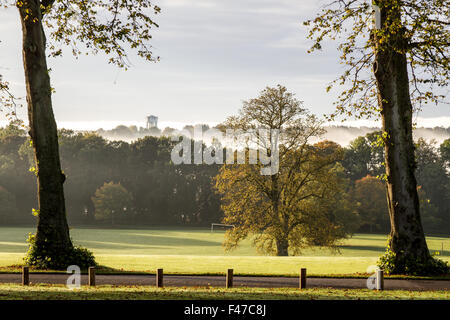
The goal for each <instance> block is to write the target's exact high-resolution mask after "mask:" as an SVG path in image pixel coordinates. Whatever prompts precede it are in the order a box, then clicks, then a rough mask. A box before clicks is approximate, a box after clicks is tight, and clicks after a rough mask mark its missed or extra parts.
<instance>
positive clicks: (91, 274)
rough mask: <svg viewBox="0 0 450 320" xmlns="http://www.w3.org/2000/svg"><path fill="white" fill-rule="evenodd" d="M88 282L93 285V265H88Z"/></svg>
mask: <svg viewBox="0 0 450 320" xmlns="http://www.w3.org/2000/svg"><path fill="white" fill-rule="evenodd" d="M88 277H89V280H88V282H89V283H88V284H89V286H90V287H95V267H89V269H88Z"/></svg>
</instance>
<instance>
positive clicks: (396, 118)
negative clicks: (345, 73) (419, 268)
mask: <svg viewBox="0 0 450 320" xmlns="http://www.w3.org/2000/svg"><path fill="white" fill-rule="evenodd" d="M387 12H388V9H383V10H382V11H381V21H382V23H384V22H385V21H386V15H387V14H388V13H387ZM389 12H390V13H389V14H391V15H392V14H394V13H393V12H394V11H393V10H392V8H389ZM391 19H392V16H391ZM390 21H397V19H395V18H394V19H392V20H390ZM376 40H378V39H376ZM390 41H392V44H393V42H395V45H393V46H390V45H389V44H388V45H387V46H383V49H379V48H377V50H376V56H375V64H374V72H375V77H376V80H377V87H378V100H379V105H380V106H381V115H382V124H383V132H384V133H385V163H386V175H387V183H386V186H387V199H388V207H389V215H390V221H391V233H390V239H389V245H390V248H391V250H392V251H393V252H394V253H395V254H396V260H397V261H396V263H397V264H398V265H404V263H405V262H406V261H408V260H409V261H411V260H419V261H420V262H422V263H426V262H428V261H430V260H431V255H430V253H429V250H428V246H427V243H426V240H425V235H424V232H423V228H422V223H421V219H420V207H419V198H418V194H417V182H416V178H415V176H414V171H415V166H416V163H415V157H414V143H413V135H412V114H413V112H412V104H411V98H410V91H409V80H408V69H407V58H406V54H405V53H403V52H401V51H399V50H395V49H393V47H395V48H397V49H398V48H402V47H404V46H406V45H407V41H406V39H405V38H404V34H403V33H398V34H396V35H394V36H393V37H392V38H391V39H390ZM377 43H378V41H377Z"/></svg>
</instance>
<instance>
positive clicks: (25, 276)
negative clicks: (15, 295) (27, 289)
mask: <svg viewBox="0 0 450 320" xmlns="http://www.w3.org/2000/svg"><path fill="white" fill-rule="evenodd" d="M29 284H30V269H29V268H28V267H23V268H22V285H23V286H28V285H29Z"/></svg>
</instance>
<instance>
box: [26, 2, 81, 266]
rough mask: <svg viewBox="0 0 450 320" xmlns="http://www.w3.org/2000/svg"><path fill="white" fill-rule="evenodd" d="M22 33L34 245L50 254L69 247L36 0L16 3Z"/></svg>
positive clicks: (61, 251) (55, 134)
mask: <svg viewBox="0 0 450 320" xmlns="http://www.w3.org/2000/svg"><path fill="white" fill-rule="evenodd" d="M18 9H19V13H20V17H21V22H22V36H23V51H22V54H23V65H24V71H25V82H26V91H27V103H28V118H29V126H30V131H29V134H30V137H31V140H32V143H33V148H34V153H35V163H36V173H37V183H38V204H39V215H38V227H37V233H36V238H35V245H36V246H37V248H39V250H40V251H42V252H45V253H46V254H47V255H48V256H49V257H50V258H53V257H52V256H55V255H57V254H58V253H63V252H67V250H70V249H71V248H73V246H72V242H71V240H70V236H69V227H68V224H67V219H66V209H65V201H64V189H63V183H64V180H65V176H64V174H63V173H62V171H61V164H60V158H59V147H58V136H57V127H56V121H55V118H54V114H53V110H52V100H51V86H50V77H49V74H48V68H47V62H46V55H45V49H46V48H45V46H46V40H45V34H44V30H43V27H42V13H41V9H40V1H39V0H26V1H25V2H22V3H21V5H18Z"/></svg>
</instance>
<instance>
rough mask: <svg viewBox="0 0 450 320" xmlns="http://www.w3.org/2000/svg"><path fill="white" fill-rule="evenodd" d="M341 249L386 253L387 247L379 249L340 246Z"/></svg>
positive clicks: (374, 247)
mask: <svg viewBox="0 0 450 320" xmlns="http://www.w3.org/2000/svg"><path fill="white" fill-rule="evenodd" d="M339 249H348V250H362V251H377V252H384V251H386V248H385V247H378V246H354V245H344V246H339Z"/></svg>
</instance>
